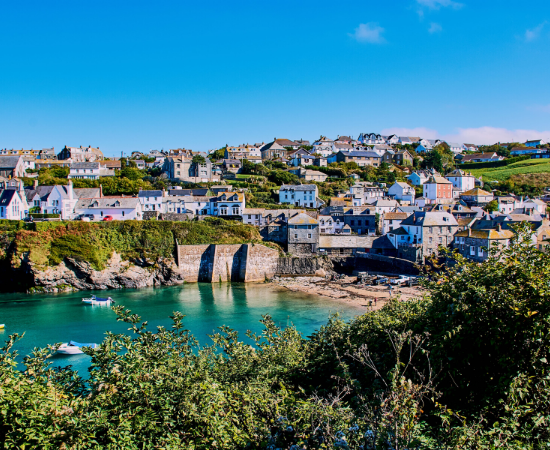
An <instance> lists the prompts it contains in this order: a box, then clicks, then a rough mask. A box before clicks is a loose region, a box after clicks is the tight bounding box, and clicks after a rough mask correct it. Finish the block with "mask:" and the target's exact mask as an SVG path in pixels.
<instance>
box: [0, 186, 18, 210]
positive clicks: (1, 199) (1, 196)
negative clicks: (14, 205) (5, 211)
mask: <svg viewBox="0 0 550 450" xmlns="http://www.w3.org/2000/svg"><path fill="white" fill-rule="evenodd" d="M16 193H17V191H15V190H14V189H4V190H3V191H2V192H1V193H0V206H4V207H5V206H8V205H9V204H10V202H11V200H12V199H13V196H14V195H17V194H16Z"/></svg>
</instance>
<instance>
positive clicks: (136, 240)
mask: <svg viewBox="0 0 550 450" xmlns="http://www.w3.org/2000/svg"><path fill="white" fill-rule="evenodd" d="M0 236H1V239H0V258H9V257H11V262H12V264H13V266H15V267H18V266H19V265H20V263H21V258H22V257H25V256H26V257H27V258H28V259H29V261H30V262H32V263H34V264H37V265H38V266H44V267H45V266H48V265H57V264H59V263H60V262H61V261H62V260H63V258H64V257H72V258H76V259H79V260H83V261H88V262H89V263H90V264H91V265H92V266H93V267H94V268H95V269H98V270H99V269H102V268H103V267H104V266H105V263H106V261H107V260H108V259H109V258H110V257H111V255H112V254H113V252H114V251H116V252H117V253H120V254H121V255H122V257H123V258H124V259H131V258H138V257H139V258H148V259H152V260H155V259H157V258H159V257H165V258H168V257H172V256H173V253H174V245H175V241H176V239H177V240H178V242H179V244H181V245H195V244H243V243H264V242H263V241H262V238H261V236H260V234H259V232H258V229H257V228H255V227H253V226H250V225H244V224H242V223H239V222H234V221H227V220H223V219H218V218H207V219H205V220H203V221H190V222H169V221H113V222H39V223H32V224H29V223H23V222H15V221H8V220H0ZM264 244H265V243H264ZM268 245H269V244H268Z"/></svg>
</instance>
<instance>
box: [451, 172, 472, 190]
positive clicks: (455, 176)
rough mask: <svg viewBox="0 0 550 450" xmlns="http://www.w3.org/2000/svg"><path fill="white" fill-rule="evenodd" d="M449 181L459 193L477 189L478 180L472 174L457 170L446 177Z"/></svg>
mask: <svg viewBox="0 0 550 450" xmlns="http://www.w3.org/2000/svg"><path fill="white" fill-rule="evenodd" d="M445 178H446V179H447V180H449V181H450V182H451V183H453V187H455V188H456V189H457V190H458V191H459V192H466V191H469V190H470V189H473V188H475V184H476V179H475V177H474V176H473V175H472V174H471V172H464V171H463V170H460V169H456V170H453V171H452V172H451V173H449V174H447V175H446V176H445Z"/></svg>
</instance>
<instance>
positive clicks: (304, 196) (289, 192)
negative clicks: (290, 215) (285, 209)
mask: <svg viewBox="0 0 550 450" xmlns="http://www.w3.org/2000/svg"><path fill="white" fill-rule="evenodd" d="M318 196H319V189H318V188H317V186H316V185H315V184H298V185H292V184H288V185H284V184H283V185H282V186H281V187H280V188H279V203H283V204H291V205H295V206H302V207H308V208H318V207H319V206H321V204H322V202H321V200H320V199H319V198H318Z"/></svg>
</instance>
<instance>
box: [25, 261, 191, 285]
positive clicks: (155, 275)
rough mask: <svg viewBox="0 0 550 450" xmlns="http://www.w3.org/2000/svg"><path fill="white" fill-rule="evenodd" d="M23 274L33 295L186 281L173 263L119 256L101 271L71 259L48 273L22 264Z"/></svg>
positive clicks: (51, 267)
mask: <svg viewBox="0 0 550 450" xmlns="http://www.w3.org/2000/svg"><path fill="white" fill-rule="evenodd" d="M20 270H24V271H25V272H26V274H27V282H28V283H29V284H30V285H31V287H30V288H29V291H30V292H59V291H68V290H84V289H121V288H141V287H148V286H173V285H176V284H181V283H183V281H184V279H183V276H182V274H181V272H180V271H179V269H178V267H177V265H176V263H175V261H174V260H173V259H170V258H159V259H158V260H156V261H150V260H146V259H136V260H133V261H127V260H123V259H122V258H121V257H120V255H119V254H118V253H116V252H115V253H113V255H112V257H111V258H110V259H109V260H108V261H107V263H106V265H105V268H104V269H102V270H95V269H94V268H93V267H92V266H91V265H90V263H88V262H85V261H79V260H76V259H74V258H70V257H66V258H65V259H64V260H63V261H62V262H61V263H60V264H58V265H57V266H50V267H47V268H45V269H44V268H43V267H41V268H38V267H36V266H35V265H34V264H33V263H31V262H28V261H23V262H22V265H21V267H20Z"/></svg>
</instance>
